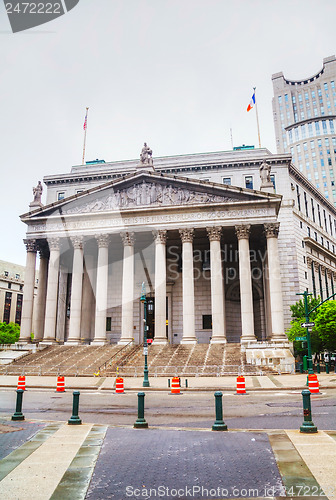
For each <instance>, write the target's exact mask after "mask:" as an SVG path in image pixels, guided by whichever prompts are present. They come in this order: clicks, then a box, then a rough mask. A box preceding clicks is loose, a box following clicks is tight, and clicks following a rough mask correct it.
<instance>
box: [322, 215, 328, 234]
mask: <svg viewBox="0 0 336 500" xmlns="http://www.w3.org/2000/svg"><path fill="white" fill-rule="evenodd" d="M323 218H324V227H325V230H326V232H328V225H327V216H326V211H325V210H323Z"/></svg>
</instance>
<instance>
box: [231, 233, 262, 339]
mask: <svg viewBox="0 0 336 500" xmlns="http://www.w3.org/2000/svg"><path fill="white" fill-rule="evenodd" d="M235 230H236V235H237V238H238V253H239V283H240V307H241V322H242V336H241V342H242V343H244V342H253V341H256V340H257V339H256V337H255V335H254V316H253V295H252V276H251V264H250V243H249V237H250V230H251V226H250V224H242V225H240V226H235Z"/></svg>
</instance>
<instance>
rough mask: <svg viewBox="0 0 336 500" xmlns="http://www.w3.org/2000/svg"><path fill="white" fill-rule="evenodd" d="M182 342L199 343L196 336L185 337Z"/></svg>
mask: <svg viewBox="0 0 336 500" xmlns="http://www.w3.org/2000/svg"><path fill="white" fill-rule="evenodd" d="M180 344H197V338H196V337H183V338H182V340H181V342H180Z"/></svg>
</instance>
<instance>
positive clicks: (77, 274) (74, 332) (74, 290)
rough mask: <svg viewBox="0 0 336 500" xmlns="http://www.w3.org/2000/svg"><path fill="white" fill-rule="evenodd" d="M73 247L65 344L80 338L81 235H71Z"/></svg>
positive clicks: (74, 342)
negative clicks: (67, 333)
mask: <svg viewBox="0 0 336 500" xmlns="http://www.w3.org/2000/svg"><path fill="white" fill-rule="evenodd" d="M70 239H71V243H72V246H73V248H74V254H73V264H72V281H71V302H70V324H69V336H68V340H67V341H66V344H79V342H80V338H81V314H82V289H83V237H82V236H74V237H71V238H70Z"/></svg>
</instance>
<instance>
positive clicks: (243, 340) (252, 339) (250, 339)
mask: <svg viewBox="0 0 336 500" xmlns="http://www.w3.org/2000/svg"><path fill="white" fill-rule="evenodd" d="M251 342H258V340H257V337H256V336H255V335H250V336H246V337H240V343H241V344H250V343H251Z"/></svg>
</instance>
